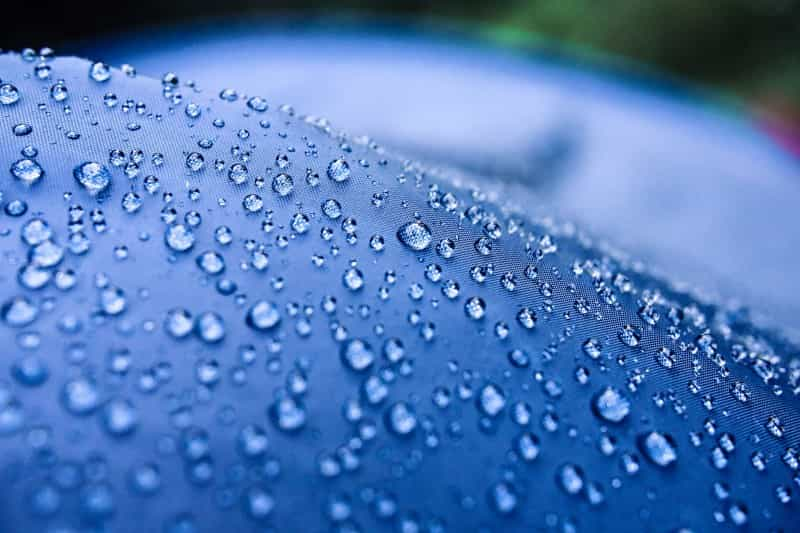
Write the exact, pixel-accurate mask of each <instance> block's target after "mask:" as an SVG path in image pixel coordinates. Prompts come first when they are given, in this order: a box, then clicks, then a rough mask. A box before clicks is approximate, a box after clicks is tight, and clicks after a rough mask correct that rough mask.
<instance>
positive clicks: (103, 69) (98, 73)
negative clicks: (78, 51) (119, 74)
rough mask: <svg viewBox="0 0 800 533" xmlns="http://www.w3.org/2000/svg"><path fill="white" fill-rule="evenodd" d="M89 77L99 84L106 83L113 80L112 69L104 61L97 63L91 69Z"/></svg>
mask: <svg viewBox="0 0 800 533" xmlns="http://www.w3.org/2000/svg"><path fill="white" fill-rule="evenodd" d="M89 77H90V78H91V79H93V80H94V81H97V82H104V81H108V80H110V79H111V67H109V66H108V65H106V64H105V63H103V62H102V61H95V62H94V63H92V64H91V66H90V67H89Z"/></svg>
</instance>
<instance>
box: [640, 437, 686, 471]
mask: <svg viewBox="0 0 800 533" xmlns="http://www.w3.org/2000/svg"><path fill="white" fill-rule="evenodd" d="M638 442H639V448H640V449H641V450H642V453H643V454H644V455H645V457H647V458H648V459H649V460H650V461H652V462H653V464H656V465H658V466H661V467H667V466H669V465H671V464H672V463H674V462H675V461H676V460H677V459H678V452H677V448H676V444H675V440H674V439H673V438H672V437H671V436H670V435H669V434H667V433H660V432H658V431H650V432H649V433H645V434H643V435H640V436H639V439H638Z"/></svg>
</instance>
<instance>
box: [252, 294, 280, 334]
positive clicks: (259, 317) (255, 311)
mask: <svg viewBox="0 0 800 533" xmlns="http://www.w3.org/2000/svg"><path fill="white" fill-rule="evenodd" d="M245 321H246V323H247V325H248V326H250V327H251V328H253V329H255V330H258V331H268V330H270V329H273V328H274V327H276V326H277V325H278V324H279V323H280V321H281V315H280V311H279V310H278V306H277V305H275V304H274V303H273V302H269V301H266V300H260V301H258V302H256V303H255V304H253V306H252V307H251V308H250V310H249V311H247V318H246V319H245Z"/></svg>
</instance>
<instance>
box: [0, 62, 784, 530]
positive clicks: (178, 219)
mask: <svg viewBox="0 0 800 533" xmlns="http://www.w3.org/2000/svg"><path fill="white" fill-rule="evenodd" d="M43 65H44V66H40V65H39V62H38V61H34V62H29V61H26V60H24V59H23V58H21V57H20V56H17V55H11V54H7V55H3V56H0V79H2V81H0V84H3V83H9V84H13V86H14V87H15V88H16V89H17V91H18V100H16V101H14V100H15V98H14V91H13V90H12V89H10V88H8V87H6V89H5V92H3V89H2V88H0V98H3V97H5V98H6V101H7V102H9V103H7V104H2V103H0V136H2V143H0V169H2V171H3V179H2V181H1V182H0V183H2V192H3V196H2V205H3V215H2V218H0V229H2V232H0V235H2V237H0V258H2V263H0V278H2V284H1V285H0V302H1V303H0V305H2V307H0V313H1V315H2V322H0V339H1V340H2V341H3V346H4V347H5V348H4V357H2V358H0V376H2V378H0V380H2V381H0V383H1V385H0V479H1V480H2V486H3V488H4V490H3V491H2V493H0V517H1V518H2V520H0V529H3V530H4V531H97V530H107V531H123V532H126V531H131V532H133V531H162V530H163V531H221V530H231V531H328V530H334V531H530V530H548V529H555V530H563V531H574V530H577V531H591V530H615V531H642V530H648V531H673V530H677V529H681V528H687V529H690V530H692V531H715V530H726V529H730V528H733V527H736V526H742V527H745V528H750V529H753V530H768V529H776V530H785V531H790V530H792V529H794V528H795V527H796V503H795V502H794V499H795V493H796V492H797V490H798V485H797V480H798V477H797V469H798V462H800V456H799V455H798V454H800V442H799V441H800V436H799V434H798V430H797V417H798V411H797V408H798V400H797V397H796V393H797V391H798V390H800V389H798V379H800V365H798V360H797V348H796V347H794V346H791V345H788V344H786V343H784V342H782V341H781V340H780V339H779V338H776V337H774V336H773V335H770V334H767V333H765V332H762V331H760V330H758V329H756V328H754V327H753V326H751V325H750V324H749V323H748V322H747V318H746V317H745V316H741V315H738V314H735V313H730V312H726V311H725V309H724V308H721V307H716V306H713V305H708V304H700V303H697V302H695V301H694V300H692V299H691V298H690V297H688V296H687V295H685V294H682V293H680V292H677V291H676V290H674V289H673V287H672V286H671V285H669V284H667V283H664V282H661V281H659V280H658V279H656V278H655V277H654V276H652V275H651V274H650V273H648V272H647V271H644V270H642V269H641V268H640V267H638V266H637V264H636V263H628V262H625V261H622V260H621V259H616V258H615V257H612V256H610V255H608V254H606V253H604V252H603V250H602V248H601V247H599V246H598V245H596V244H595V243H594V242H593V241H592V239H591V238H589V237H587V236H585V235H583V234H582V233H580V232H578V231H576V230H575V228H574V227H573V226H571V225H559V224H555V223H544V222H541V221H540V222H535V221H534V220H533V217H535V213H528V214H525V215H523V214H520V213H515V212H514V211H513V210H512V209H511V207H510V204H506V203H504V202H502V201H501V202H498V201H495V200H490V198H496V197H499V198H501V199H502V193H503V190H502V189H500V191H499V192H498V193H497V194H494V193H491V194H487V193H482V192H479V191H477V190H475V189H465V188H461V187H458V184H457V183H456V180H453V179H449V178H448V177H447V176H442V175H438V174H436V173H434V172H431V171H429V170H427V169H425V168H424V167H422V166H420V165H416V164H414V163H412V162H408V161H400V160H397V159H395V158H393V157H392V156H391V155H388V154H386V153H384V151H383V150H382V149H380V147H377V146H375V145H374V144H372V143H370V142H369V141H368V140H361V139H349V138H347V137H345V136H342V135H338V134H334V133H332V132H331V131H330V130H329V129H328V128H327V127H326V125H325V122H324V121H322V120H319V119H305V118H304V117H302V116H300V115H299V114H297V113H295V112H294V111H293V110H292V109H291V108H276V107H275V106H274V105H273V104H272V102H266V101H263V100H261V99H253V98H252V97H253V95H251V94H247V95H245V94H235V93H232V92H221V93H220V92H218V91H216V90H215V91H209V90H199V89H196V88H193V87H188V86H185V85H182V84H179V83H177V82H176V80H172V79H171V78H169V77H167V78H165V80H163V81H162V82H159V81H157V80H154V79H150V78H145V77H133V76H128V75H126V74H125V73H123V72H121V71H117V70H112V71H109V72H108V74H109V75H110V76H109V79H107V80H105V81H96V80H94V79H92V77H91V76H92V75H93V76H94V77H95V78H97V79H103V78H105V74H106V71H105V69H104V68H103V67H102V66H91V65H90V63H88V62H86V61H83V60H79V59H71V58H57V59H54V60H49V61H47V62H45V63H43ZM40 78H44V79H40ZM58 80H63V84H60V85H59V83H58ZM173 82H176V83H173ZM54 85H56V86H57V87H55V88H53V86H54ZM64 88H66V91H65V90H64ZM65 94H66V95H67V96H66V97H65V98H62V97H63V96H64V95H65ZM178 94H180V97H179V96H178ZM54 95H55V97H54ZM112 103H114V105H110V104H112ZM192 104H196V105H192ZM267 105H268V106H269V109H264V108H265V107H266V106H267ZM26 125H27V126H29V127H30V130H31V131H30V132H27V130H28V129H29V128H27V127H25V126H26ZM30 147H33V148H30ZM115 150H118V151H121V153H118V152H115ZM140 151H141V152H140ZM198 154H199V155H201V156H202V161H203V164H202V165H201V164H200V158H199V157H198ZM217 160H218V162H217ZM286 176H291V185H290V182H289V180H288V179H287V177H286ZM234 182H241V183H239V184H236V183H234ZM92 193H94V194H92ZM131 193H132V194H131ZM253 195H257V196H253ZM498 195H499V196H498ZM329 199H335V200H336V201H337V202H338V204H339V206H340V207H338V208H337V206H336V205H335V204H333V203H331V202H327V204H326V200H329ZM23 203H24V205H23ZM339 211H341V213H339ZM36 219H39V221H38V222H37V221H36ZM32 221H33V222H32ZM223 226H225V227H227V228H228V230H225V229H220V228H221V227H223ZM445 239H450V240H451V241H452V243H453V253H452V254H449V253H447V249H448V248H450V247H449V246H447V243H445V244H444V245H443V244H441V241H442V240H445ZM207 251H210V252H216V253H215V254H214V253H212V254H207V253H205V252H207ZM73 273H74V274H73ZM73 278H74V279H73ZM176 309H181V310H184V314H181V313H177V312H175V310H176ZM171 311H172V312H171ZM189 316H190V317H191V318H189ZM181 317H183V319H181ZM248 317H249V318H248ZM176 337H179V338H176Z"/></svg>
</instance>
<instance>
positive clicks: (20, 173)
mask: <svg viewBox="0 0 800 533" xmlns="http://www.w3.org/2000/svg"><path fill="white" fill-rule="evenodd" d="M11 174H12V175H13V176H14V177H15V178H17V179H18V180H19V181H21V182H22V183H24V184H25V185H33V184H35V183H37V182H38V181H39V180H40V179H42V176H44V169H43V168H42V167H41V166H40V165H39V163H37V162H36V161H34V160H33V159H20V160H18V161H16V162H14V164H13V165H11Z"/></svg>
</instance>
